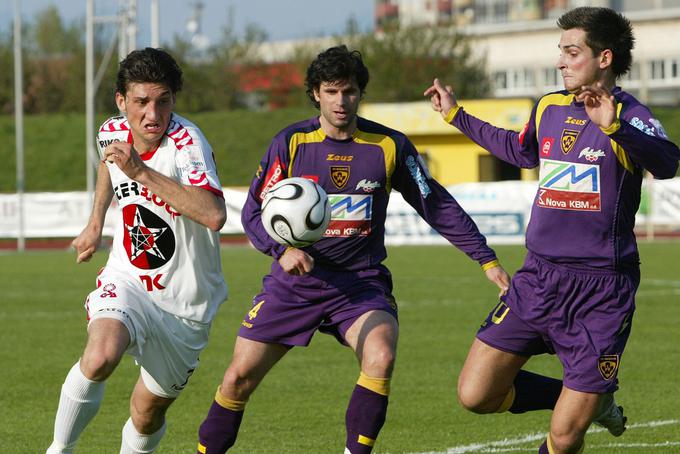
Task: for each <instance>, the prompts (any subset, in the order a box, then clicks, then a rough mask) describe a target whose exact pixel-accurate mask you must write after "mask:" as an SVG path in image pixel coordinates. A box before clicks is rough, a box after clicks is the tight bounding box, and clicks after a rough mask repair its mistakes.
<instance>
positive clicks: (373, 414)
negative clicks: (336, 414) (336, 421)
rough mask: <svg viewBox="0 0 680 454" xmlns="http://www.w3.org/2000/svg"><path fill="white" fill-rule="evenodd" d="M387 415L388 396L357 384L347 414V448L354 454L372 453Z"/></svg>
mask: <svg viewBox="0 0 680 454" xmlns="http://www.w3.org/2000/svg"><path fill="white" fill-rule="evenodd" d="M386 415H387V396H383V395H382V394H378V393H376V392H373V391H371V390H369V389H366V388H364V387H363V386H361V385H356V386H355V387H354V392H352V397H351V398H350V400H349V405H348V406H347V413H346V414H345V425H346V426H347V449H349V451H350V452H351V453H352V454H368V453H370V452H371V449H373V444H374V443H375V440H376V438H378V433H379V432H380V429H381V428H382V426H383V424H384V423H385V416H386Z"/></svg>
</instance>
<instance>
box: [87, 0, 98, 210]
mask: <svg viewBox="0 0 680 454" xmlns="http://www.w3.org/2000/svg"><path fill="white" fill-rule="evenodd" d="M86 15H87V18H86V20H85V24H86V25H85V30H86V44H85V47H86V49H85V54H86V58H85V81H86V82H85V130H86V137H85V150H86V152H85V161H86V165H85V167H86V175H87V194H88V199H89V202H90V203H89V205H90V206H92V202H93V198H94V166H95V159H94V156H95V153H96V151H95V149H94V140H95V139H94V0H87V7H86Z"/></svg>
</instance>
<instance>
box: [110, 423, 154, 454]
mask: <svg viewBox="0 0 680 454" xmlns="http://www.w3.org/2000/svg"><path fill="white" fill-rule="evenodd" d="M163 435H165V422H163V427H161V428H160V429H158V430H157V431H155V432H154V433H152V434H150V435H143V434H140V433H139V432H137V429H135V425H134V424H132V418H128V420H127V422H126V423H125V426H123V440H122V441H121V443H120V454H148V453H151V452H154V451H155V450H156V448H157V447H158V445H159V444H160V442H161V438H163Z"/></svg>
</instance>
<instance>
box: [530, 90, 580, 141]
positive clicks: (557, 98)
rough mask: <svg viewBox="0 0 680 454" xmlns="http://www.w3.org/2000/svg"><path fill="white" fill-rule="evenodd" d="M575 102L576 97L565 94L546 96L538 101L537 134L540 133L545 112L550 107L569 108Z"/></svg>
mask: <svg viewBox="0 0 680 454" xmlns="http://www.w3.org/2000/svg"><path fill="white" fill-rule="evenodd" d="M573 100H574V95H572V94H568V95H565V94H564V93H553V94H550V95H545V96H544V97H542V98H541V99H540V101H538V106H537V107H536V132H537V133H538V130H539V127H540V126H541V117H543V112H545V109H547V108H548V107H549V106H568V105H569V104H571V103H572V101H573Z"/></svg>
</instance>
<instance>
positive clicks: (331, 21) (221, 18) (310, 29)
mask: <svg viewBox="0 0 680 454" xmlns="http://www.w3.org/2000/svg"><path fill="white" fill-rule="evenodd" d="M159 1H160V24H161V32H160V34H161V36H160V38H161V43H166V42H171V41H172V37H173V36H174V35H175V34H178V35H180V36H184V37H186V36H188V35H187V33H188V32H187V21H188V19H189V17H190V16H191V14H192V11H193V8H192V5H193V4H195V3H196V0H159ZM201 1H202V3H203V18H202V21H201V28H202V33H203V34H204V35H206V36H207V37H208V39H210V41H211V42H212V43H214V42H216V41H217V40H218V39H219V37H220V34H221V30H222V28H223V27H225V26H226V25H227V24H228V18H229V11H230V10H231V11H232V17H233V26H234V29H235V30H236V33H237V34H238V35H239V36H242V34H243V31H244V30H245V28H246V26H247V25H248V24H254V25H257V26H258V27H259V28H261V29H262V30H264V31H265V32H266V33H267V36H268V37H269V39H270V40H275V41H279V40H287V39H295V38H304V37H310V36H331V35H335V34H340V33H342V32H343V31H344V30H345V26H346V24H347V21H348V19H349V18H350V17H354V19H356V21H357V22H358V24H359V29H360V30H362V31H365V30H370V29H371V28H372V26H373V6H374V2H373V0H341V1H338V0H201ZM20 3H21V11H22V20H23V21H25V22H32V18H33V17H35V15H36V14H37V13H38V12H40V11H43V10H44V9H45V8H47V6H49V5H54V6H56V7H57V9H58V10H59V13H60V15H61V17H62V19H63V20H64V22H65V23H67V24H68V23H71V22H72V21H75V20H84V18H85V5H86V0H59V1H57V0H20ZM94 4H95V14H96V15H101V16H108V15H114V14H115V13H116V11H117V5H118V2H117V1H115V0H95V2H94ZM137 5H138V15H139V21H138V23H139V35H138V45H139V46H146V45H149V44H150V43H151V34H150V30H149V29H150V26H149V17H150V12H149V10H150V5H151V1H150V0H137ZM13 18H14V0H3V1H0V30H1V31H2V32H7V31H8V30H10V29H11V27H12V20H13Z"/></svg>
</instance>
